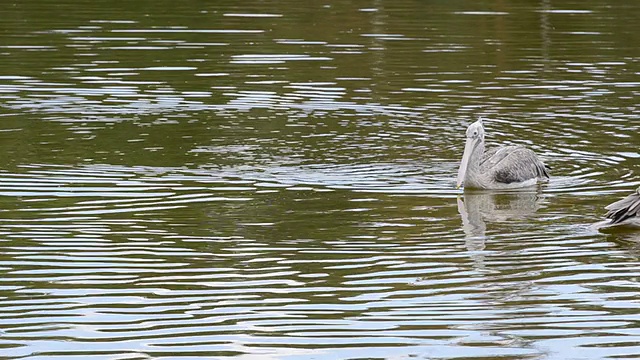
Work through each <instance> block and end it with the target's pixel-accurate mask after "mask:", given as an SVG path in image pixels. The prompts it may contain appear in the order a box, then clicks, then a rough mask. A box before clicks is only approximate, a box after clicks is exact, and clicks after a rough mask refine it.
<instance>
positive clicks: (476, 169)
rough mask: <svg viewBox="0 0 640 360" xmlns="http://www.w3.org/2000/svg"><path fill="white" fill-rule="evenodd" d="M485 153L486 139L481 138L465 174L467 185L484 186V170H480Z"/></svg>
mask: <svg viewBox="0 0 640 360" xmlns="http://www.w3.org/2000/svg"><path fill="white" fill-rule="evenodd" d="M482 155H484V140H482V139H481V140H480V141H479V142H478V145H476V147H475V148H474V149H473V152H472V153H471V156H470V157H469V165H468V166H469V168H468V169H467V173H466V175H465V180H464V182H465V186H469V187H476V188H482V187H483V186H482V183H483V182H484V181H483V179H482V172H481V170H480V161H481V160H482Z"/></svg>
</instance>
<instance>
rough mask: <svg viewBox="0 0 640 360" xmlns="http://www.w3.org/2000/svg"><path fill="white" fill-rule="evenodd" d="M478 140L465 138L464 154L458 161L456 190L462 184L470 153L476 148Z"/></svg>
mask: <svg viewBox="0 0 640 360" xmlns="http://www.w3.org/2000/svg"><path fill="white" fill-rule="evenodd" d="M477 141H478V140H477V139H474V138H467V143H466V144H465V145H464V153H463V154H462V160H461V161H460V168H459V169H458V181H457V182H456V189H460V187H461V186H462V184H463V183H464V177H465V175H466V174H467V168H468V167H469V159H471V153H472V152H473V149H474V148H475V147H476V142H477Z"/></svg>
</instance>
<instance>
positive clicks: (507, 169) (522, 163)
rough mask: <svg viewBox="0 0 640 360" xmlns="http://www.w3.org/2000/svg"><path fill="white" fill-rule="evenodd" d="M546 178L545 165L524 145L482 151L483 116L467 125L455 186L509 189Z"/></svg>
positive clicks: (533, 183)
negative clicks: (465, 139) (465, 140)
mask: <svg viewBox="0 0 640 360" xmlns="http://www.w3.org/2000/svg"><path fill="white" fill-rule="evenodd" d="M548 178H549V173H548V172H547V167H546V165H545V164H544V163H543V162H542V161H540V160H539V159H538V157H537V156H536V154H535V153H534V152H533V151H532V150H530V149H527V148H526V147H524V146H519V145H515V146H513V145H512V146H501V147H497V148H493V149H489V150H488V151H487V152H485V151H484V126H483V125H482V118H479V119H478V121H476V122H474V123H473V124H471V125H469V127H468V128H467V142H466V144H465V147H464V154H463V155H462V160H461V161H460V169H459V170H458V181H457V183H456V187H457V188H458V189H459V188H460V187H461V186H462V184H464V187H465V189H466V188H476V189H512V188H520V187H526V186H532V185H535V184H536V183H537V182H538V181H543V180H546V179H548Z"/></svg>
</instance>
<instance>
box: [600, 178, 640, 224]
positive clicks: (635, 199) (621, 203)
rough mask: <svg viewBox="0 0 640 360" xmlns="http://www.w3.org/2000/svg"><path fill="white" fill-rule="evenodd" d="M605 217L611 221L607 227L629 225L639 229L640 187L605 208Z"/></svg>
mask: <svg viewBox="0 0 640 360" xmlns="http://www.w3.org/2000/svg"><path fill="white" fill-rule="evenodd" d="M605 210H609V212H607V214H606V215H605V216H606V217H607V219H611V222H610V223H609V224H608V225H618V224H620V225H631V226H638V227H640V187H639V188H637V189H636V191H635V192H634V193H633V194H631V195H629V196H627V197H626V198H624V199H622V200H618V201H616V202H614V203H612V204H609V205H607V206H605Z"/></svg>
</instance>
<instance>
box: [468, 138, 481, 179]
mask: <svg viewBox="0 0 640 360" xmlns="http://www.w3.org/2000/svg"><path fill="white" fill-rule="evenodd" d="M482 155H484V140H480V141H478V145H476V147H475V148H474V149H473V152H472V153H471V157H470V158H469V170H470V172H471V171H476V172H477V171H479V170H480V161H481V160H482Z"/></svg>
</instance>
